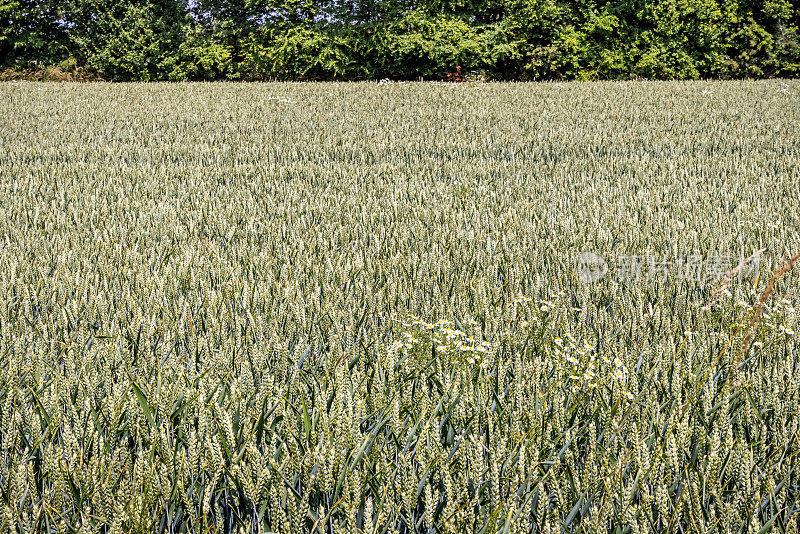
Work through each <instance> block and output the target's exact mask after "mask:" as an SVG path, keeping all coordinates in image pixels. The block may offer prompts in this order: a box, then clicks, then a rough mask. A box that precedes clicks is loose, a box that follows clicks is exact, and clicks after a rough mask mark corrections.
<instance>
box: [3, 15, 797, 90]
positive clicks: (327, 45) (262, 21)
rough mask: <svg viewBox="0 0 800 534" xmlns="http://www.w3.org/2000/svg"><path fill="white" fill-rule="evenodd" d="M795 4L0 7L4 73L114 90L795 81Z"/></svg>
mask: <svg viewBox="0 0 800 534" xmlns="http://www.w3.org/2000/svg"><path fill="white" fill-rule="evenodd" d="M798 26H800V6H798V0H608V1H604V0H427V1H414V0H194V1H190V2H187V1H186V0H126V1H124V2H123V1H122V0H61V1H58V0H0V68H2V69H41V68H44V67H46V66H48V65H55V64H61V65H62V67H63V68H65V69H69V68H74V67H75V66H83V67H86V68H87V69H89V70H91V71H92V72H94V73H96V75H97V76H99V77H102V78H103V79H107V80H119V81H127V80H143V81H148V80H217V79H228V80H262V79H290V80H301V79H341V80H346V79H378V78H395V79H399V78H404V79H416V78H419V77H425V78H427V79H431V78H443V77H445V76H446V75H447V74H448V73H452V72H453V71H455V70H456V68H457V67H458V68H459V69H460V71H461V72H468V71H476V72H479V73H481V74H483V75H485V76H487V77H489V78H492V79H501V80H538V79H627V78H634V77H644V78H654V79H693V78H743V77H774V76H796V75H797V74H798V73H799V72H800V37H798Z"/></svg>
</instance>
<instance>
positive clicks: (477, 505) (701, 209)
mask: <svg viewBox="0 0 800 534" xmlns="http://www.w3.org/2000/svg"><path fill="white" fill-rule="evenodd" d="M798 208H800V82H798V81H789V80H772V81H749V82H658V83H655V82H639V81H634V82H625V83H611V82H608V83H605V82H600V83H567V84H557V83H539V84H521V83H519V84H514V83H508V84H502V83H462V84H447V83H429V82H417V83H395V82H388V81H382V82H381V83H375V82H372V83H366V82H364V83H352V84H337V83H319V84H314V83H308V84H289V83H258V84H130V85H126V84H102V83H98V84H36V83H4V84H0V466H2V467H1V468H0V506H2V514H0V523H1V525H0V526H1V527H2V528H3V529H5V530H6V531H8V532H12V533H17V532H19V533H29V532H59V533H60V532H80V533H90V532H100V533H111V532H114V533H122V532H137V533H151V532H169V533H177V532H196V533H211V532H226V533H227V532H237V533H238V532H246V533H265V532H281V533H285V532H292V533H294V532H298V533H299V532H318V533H333V532H343V533H351V532H366V533H383V532H403V533H411V532H419V533H430V534H433V533H446V532H477V533H494V532H502V533H504V534H512V533H519V532H533V533H558V532H585V533H596V532H609V533H615V534H617V533H619V534H628V533H631V534H639V533H645V532H681V533H685V532H719V533H739V532H747V533H761V532H770V531H771V532H780V533H784V532H797V529H798V524H799V523H800V517H799V516H800V426H799V425H800V361H799V360H798V342H797V335H796V331H798V330H800V324H798V306H800V302H798V299H797V296H796V295H797V293H798V291H800V283H798V280H799V279H798V271H800V265H798V266H797V268H795V266H794V264H793V263H792V262H790V260H789V258H790V257H791V256H792V255H793V254H795V253H796V252H798V251H800V233H799V232H800V210H799V209H798Z"/></svg>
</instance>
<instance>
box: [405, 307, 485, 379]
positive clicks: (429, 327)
mask: <svg viewBox="0 0 800 534" xmlns="http://www.w3.org/2000/svg"><path fill="white" fill-rule="evenodd" d="M401 325H402V327H403V329H404V331H402V332H401V333H400V338H399V339H398V340H397V341H396V342H395V346H396V347H397V348H398V349H404V350H407V351H410V352H413V353H415V354H418V355H423V356H426V357H427V355H428V354H430V349H433V350H434V351H435V352H436V353H440V354H444V355H448V356H450V357H451V358H453V359H455V360H459V361H464V362H466V363H468V364H473V365H482V366H484V367H486V366H487V365H488V361H489V355H490V354H491V353H492V352H493V350H494V348H495V347H494V344H493V343H491V342H489V341H487V340H484V339H481V338H480V335H479V334H478V332H477V330H476V327H477V325H478V323H477V321H475V320H474V319H472V318H468V319H465V320H464V321H463V323H461V324H460V327H457V326H456V324H455V323H454V322H453V321H450V320H448V319H439V320H437V321H436V322H427V321H425V320H423V319H421V318H419V317H417V316H415V315H410V316H409V317H408V318H407V319H406V320H404V321H402V322H401Z"/></svg>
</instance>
